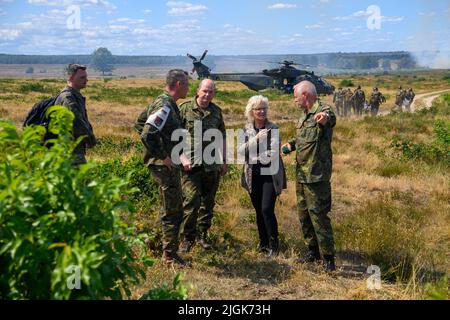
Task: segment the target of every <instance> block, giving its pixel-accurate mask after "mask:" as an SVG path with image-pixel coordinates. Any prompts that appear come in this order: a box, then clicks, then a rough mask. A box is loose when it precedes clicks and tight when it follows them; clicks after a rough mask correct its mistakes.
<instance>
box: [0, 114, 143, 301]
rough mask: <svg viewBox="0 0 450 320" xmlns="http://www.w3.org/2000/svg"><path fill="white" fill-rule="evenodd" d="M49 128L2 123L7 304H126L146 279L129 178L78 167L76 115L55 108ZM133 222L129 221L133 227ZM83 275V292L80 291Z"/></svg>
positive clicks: (1, 294)
mask: <svg viewBox="0 0 450 320" xmlns="http://www.w3.org/2000/svg"><path fill="white" fill-rule="evenodd" d="M52 111H55V112H52V113H51V118H52V120H51V123H50V127H49V130H51V131H52V132H53V133H55V134H57V138H56V139H54V140H53V141H51V142H52V144H53V146H52V147H51V148H47V147H46V146H43V145H42V137H43V135H44V133H45V128H43V127H40V126H36V127H27V128H25V129H24V131H23V133H22V132H19V131H18V130H17V129H16V127H15V126H14V124H13V123H11V122H9V121H5V120H0V148H1V149H2V152H1V153H0V261H1V264H0V299H104V298H110V299H121V298H123V297H126V296H130V295H131V291H130V285H133V284H138V283H139V281H140V279H142V277H145V272H144V267H145V266H149V265H151V264H152V261H151V260H149V259H148V258H146V254H145V253H146V252H145V246H144V244H143V241H141V240H140V239H139V237H137V236H135V232H134V229H133V228H132V227H130V226H129V225H127V224H126V223H125V222H124V220H123V219H122V218H121V217H123V216H128V217H130V216H131V215H132V211H133V210H132V206H131V204H130V203H129V202H127V201H124V200H123V199H124V196H127V195H131V194H132V193H133V192H134V191H135V190H133V189H130V187H129V185H128V181H127V179H128V178H125V179H124V178H117V177H115V176H113V175H110V176H103V177H99V176H98V175H97V176H95V175H93V172H94V170H95V165H94V164H86V165H81V166H79V167H74V166H73V165H72V150H73V148H74V146H75V145H76V144H77V143H78V142H79V140H78V141H72V135H71V128H72V122H73V114H72V113H71V112H69V111H68V110H67V109H65V108H63V107H53V108H52ZM127 220H129V219H127ZM74 270H78V271H79V276H80V279H79V280H80V285H81V286H80V289H72V290H71V289H70V288H71V286H70V284H74V283H75V284H76V281H75V280H76V279H75V278H74V277H75V276H76V272H75V273H74Z"/></svg>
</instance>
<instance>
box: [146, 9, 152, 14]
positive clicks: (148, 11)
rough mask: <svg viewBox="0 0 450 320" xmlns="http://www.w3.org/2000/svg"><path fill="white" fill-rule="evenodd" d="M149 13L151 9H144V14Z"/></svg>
mask: <svg viewBox="0 0 450 320" xmlns="http://www.w3.org/2000/svg"><path fill="white" fill-rule="evenodd" d="M150 13H152V10H150V9H147V10H144V14H150Z"/></svg>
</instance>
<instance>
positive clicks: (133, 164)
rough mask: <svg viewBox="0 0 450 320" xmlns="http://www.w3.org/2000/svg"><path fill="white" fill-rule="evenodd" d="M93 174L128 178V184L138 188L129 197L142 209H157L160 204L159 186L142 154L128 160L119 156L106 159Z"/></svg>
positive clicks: (104, 177)
mask: <svg viewBox="0 0 450 320" xmlns="http://www.w3.org/2000/svg"><path fill="white" fill-rule="evenodd" d="M93 175H94V176H95V177H98V178H101V179H106V178H108V177H110V176H116V177H119V178H127V180H128V186H129V187H130V188H133V189H135V190H138V191H137V192H134V193H132V194H129V195H128V199H129V200H130V201H132V203H133V205H134V206H135V207H137V208H138V209H140V210H149V209H155V208H156V207H157V206H158V205H159V197H158V187H157V185H156V183H155V182H154V181H153V178H152V176H151V174H150V170H148V168H147V167H146V166H145V165H144V163H143V161H142V157H141V156H134V157H132V158H131V159H129V160H126V161H122V160H121V159H119V158H114V159H111V160H108V161H105V162H103V163H101V164H99V165H98V166H96V168H95V169H94V170H93Z"/></svg>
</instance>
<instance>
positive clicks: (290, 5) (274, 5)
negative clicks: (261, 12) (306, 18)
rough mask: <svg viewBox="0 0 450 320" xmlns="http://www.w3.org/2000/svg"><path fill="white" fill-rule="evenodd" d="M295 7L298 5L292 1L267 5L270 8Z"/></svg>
mask: <svg viewBox="0 0 450 320" xmlns="http://www.w3.org/2000/svg"><path fill="white" fill-rule="evenodd" d="M295 8H297V5H296V4H290V3H275V4H272V5H270V6H268V7H267V9H269V10H281V9H295Z"/></svg>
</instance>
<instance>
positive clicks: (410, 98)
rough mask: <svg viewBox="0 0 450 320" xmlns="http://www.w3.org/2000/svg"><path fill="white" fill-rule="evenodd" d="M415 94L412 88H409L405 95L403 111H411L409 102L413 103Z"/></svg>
mask: <svg viewBox="0 0 450 320" xmlns="http://www.w3.org/2000/svg"><path fill="white" fill-rule="evenodd" d="M415 96H416V94H415V93H414V91H413V89H412V88H409V89H408V92H407V93H406V95H405V100H406V104H405V111H406V112H411V104H412V103H413V101H414V97H415Z"/></svg>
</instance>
